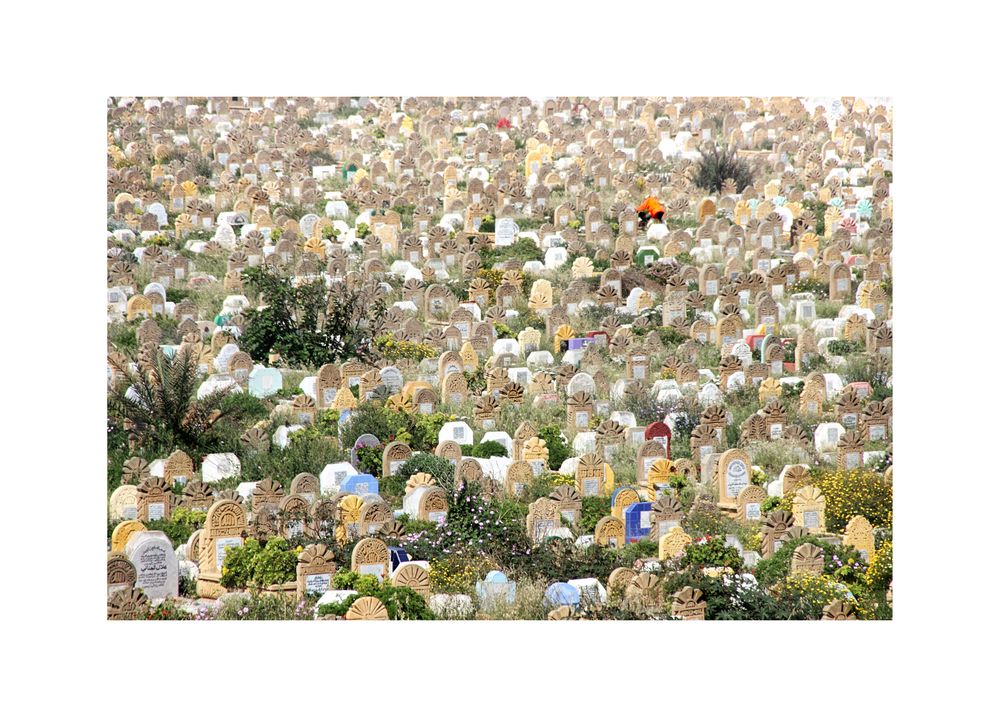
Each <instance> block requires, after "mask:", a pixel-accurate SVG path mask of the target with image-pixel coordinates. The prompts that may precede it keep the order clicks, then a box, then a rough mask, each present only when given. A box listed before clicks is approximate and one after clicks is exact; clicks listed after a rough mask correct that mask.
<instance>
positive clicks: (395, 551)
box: [389, 548, 410, 573]
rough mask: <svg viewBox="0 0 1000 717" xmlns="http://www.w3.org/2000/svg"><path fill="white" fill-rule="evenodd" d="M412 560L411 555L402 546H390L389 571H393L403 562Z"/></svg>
mask: <svg viewBox="0 0 1000 717" xmlns="http://www.w3.org/2000/svg"><path fill="white" fill-rule="evenodd" d="M408 562H410V556H409V555H407V553H406V551H405V550H403V549H402V548H389V572H390V573H391V572H392V571H394V570H395V569H396V568H398V567H399V566H400V565H401V564H403V563H408Z"/></svg>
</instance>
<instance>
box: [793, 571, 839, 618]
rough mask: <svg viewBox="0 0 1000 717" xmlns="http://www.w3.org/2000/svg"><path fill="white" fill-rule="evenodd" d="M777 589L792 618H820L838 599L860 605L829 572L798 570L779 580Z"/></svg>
mask: <svg viewBox="0 0 1000 717" xmlns="http://www.w3.org/2000/svg"><path fill="white" fill-rule="evenodd" d="M774 593H775V597H776V598H777V600H778V602H779V603H780V604H781V605H782V607H783V609H784V610H785V611H787V616H788V618H789V619H792V620H818V619H820V618H821V617H823V608H824V607H826V606H827V605H829V604H830V603H831V602H833V601H834V600H841V601H843V602H845V603H847V602H850V603H853V604H854V605H855V606H856V605H857V600H855V599H854V596H853V595H852V594H851V592H850V591H849V590H848V589H847V588H846V587H845V586H844V585H842V584H841V583H838V582H837V581H836V580H835V579H834V578H832V577H830V576H829V575H811V574H809V573H796V574H795V575H790V576H788V577H787V578H785V581H784V582H783V583H779V584H778V586H777V588H776V589H775V590H774Z"/></svg>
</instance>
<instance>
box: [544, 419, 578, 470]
mask: <svg viewBox="0 0 1000 717" xmlns="http://www.w3.org/2000/svg"><path fill="white" fill-rule="evenodd" d="M538 437H539V438H541V439H542V440H543V441H545V447H546V448H548V449H549V469H550V470H553V471H557V470H559V466H561V465H562V464H563V461H565V460H566V459H567V458H569V457H570V456H571V455H573V448H572V446H570V445H569V443H567V442H566V439H565V438H563V436H562V431H561V430H560V429H559V426H542V427H541V428H540V429H538Z"/></svg>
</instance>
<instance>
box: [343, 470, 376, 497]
mask: <svg viewBox="0 0 1000 717" xmlns="http://www.w3.org/2000/svg"><path fill="white" fill-rule="evenodd" d="M340 490H342V491H343V492H345V493H353V494H354V495H367V494H369V493H378V479H377V478H376V477H375V476H373V475H372V474H371V473H355V474H354V475H352V476H347V477H346V478H345V479H344V482H343V483H341V484H340Z"/></svg>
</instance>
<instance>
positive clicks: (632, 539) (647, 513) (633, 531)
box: [622, 503, 653, 543]
mask: <svg viewBox="0 0 1000 717" xmlns="http://www.w3.org/2000/svg"><path fill="white" fill-rule="evenodd" d="M622 517H623V518H624V519H625V542H626V543H637V542H639V541H640V540H642V539H643V538H646V537H648V536H649V529H650V522H651V520H650V519H651V518H652V517H653V504H652V503H633V504H632V505H630V506H628V507H627V508H626V509H625V510H624V511H623V512H622Z"/></svg>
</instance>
